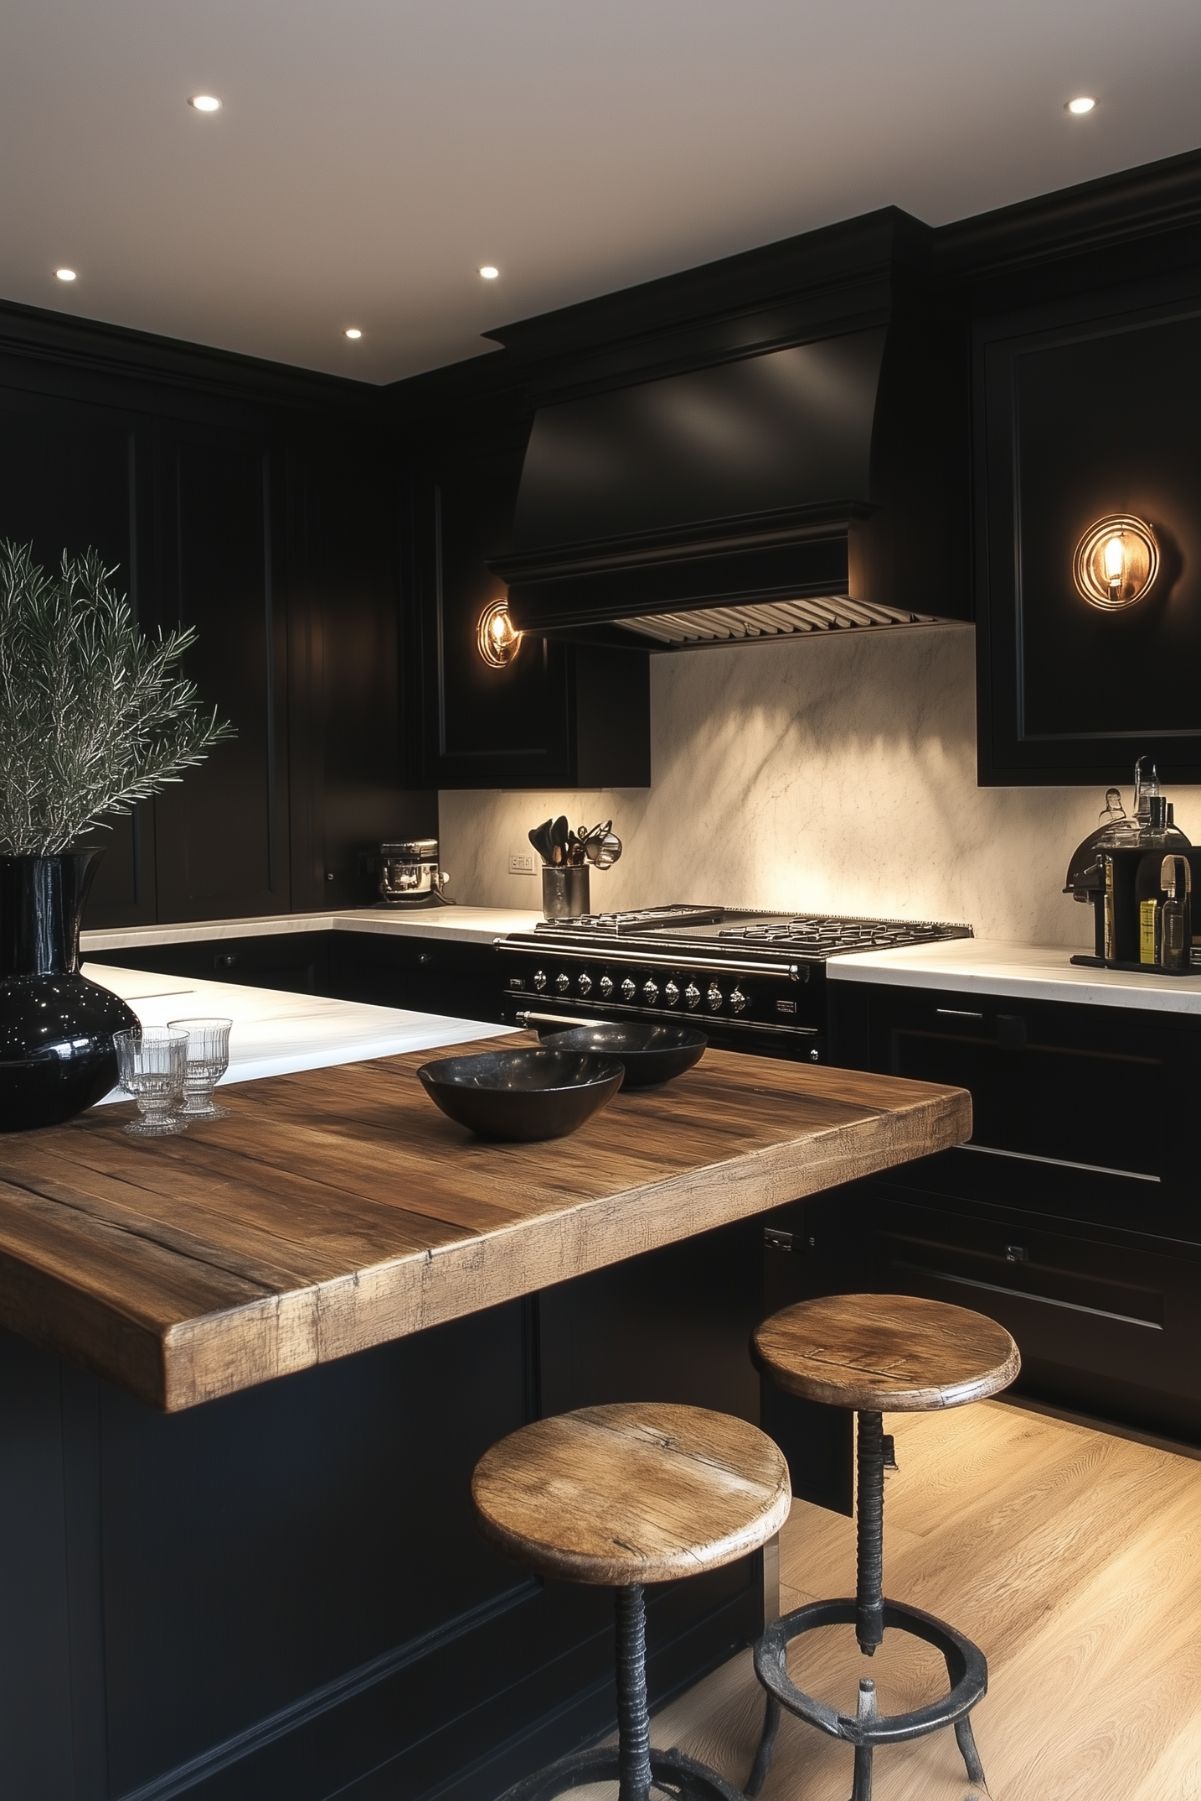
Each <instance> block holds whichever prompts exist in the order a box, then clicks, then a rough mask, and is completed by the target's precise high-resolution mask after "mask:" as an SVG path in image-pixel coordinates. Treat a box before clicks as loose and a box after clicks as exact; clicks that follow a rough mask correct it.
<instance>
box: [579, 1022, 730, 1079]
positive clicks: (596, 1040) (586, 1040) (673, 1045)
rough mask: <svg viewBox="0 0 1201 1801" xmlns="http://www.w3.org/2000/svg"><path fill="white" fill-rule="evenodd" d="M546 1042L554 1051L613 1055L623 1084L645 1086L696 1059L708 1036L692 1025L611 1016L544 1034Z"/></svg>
mask: <svg viewBox="0 0 1201 1801" xmlns="http://www.w3.org/2000/svg"><path fill="white" fill-rule="evenodd" d="M546 1043H547V1046H548V1047H549V1048H550V1049H553V1050H556V1051H588V1052H591V1053H593V1054H594V1055H597V1056H602V1057H616V1058H617V1061H618V1062H619V1063H620V1064H621V1065H622V1067H623V1068H624V1070H625V1072H626V1082H625V1085H626V1087H627V1088H649V1087H650V1086H651V1085H652V1083H655V1082H670V1081H672V1080H673V1079H674V1078H675V1077H676V1076H682V1075H683V1073H684V1071H685V1070H686V1069H691V1068H692V1066H693V1064H694V1063H699V1062H700V1060H701V1058H702V1057H703V1056H704V1054H705V1046H706V1044H707V1043H708V1039H707V1038H706V1037H705V1034H704V1033H703V1032H698V1031H696V1030H695V1029H694V1028H693V1027H692V1026H676V1025H662V1026H659V1025H653V1026H652V1025H642V1024H641V1023H640V1022H639V1021H638V1020H621V1019H614V1020H606V1021H605V1022H604V1023H603V1024H601V1025H595V1026H572V1027H571V1029H570V1030H569V1031H566V1032H556V1033H554V1035H553V1036H548V1038H547V1040H546Z"/></svg>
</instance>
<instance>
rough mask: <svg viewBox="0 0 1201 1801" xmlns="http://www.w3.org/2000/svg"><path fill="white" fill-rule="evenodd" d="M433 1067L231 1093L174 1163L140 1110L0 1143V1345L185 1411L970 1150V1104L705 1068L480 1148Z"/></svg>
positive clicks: (423, 1056) (320, 1075)
mask: <svg viewBox="0 0 1201 1801" xmlns="http://www.w3.org/2000/svg"><path fill="white" fill-rule="evenodd" d="M508 1042H509V1043H511V1044H514V1045H516V1044H520V1043H522V1042H527V1040H525V1039H524V1038H513V1039H511V1040H509V1041H508ZM528 1042H531V1043H532V1042H534V1040H533V1039H532V1038H531V1039H530V1040H528ZM472 1048H480V1049H489V1050H495V1048H496V1042H495V1040H491V1041H488V1042H487V1043H486V1044H484V1045H481V1046H478V1047H472V1046H467V1045H464V1046H456V1055H458V1054H462V1053H463V1052H466V1051H467V1050H470V1049H472ZM435 1054H436V1053H435ZM429 1058H430V1053H429V1052H414V1053H410V1054H409V1055H407V1056H403V1057H387V1058H382V1059H380V1060H379V1061H377V1062H372V1063H353V1064H345V1065H342V1066H341V1067H339V1068H335V1069H322V1070H306V1071H305V1072H304V1073H303V1074H299V1075H287V1076H276V1077H273V1078H271V1079H270V1080H267V1081H262V1082H247V1083H242V1084H239V1085H237V1086H233V1087H229V1088H225V1089H222V1091H221V1099H222V1102H223V1104H224V1105H225V1106H226V1107H228V1109H229V1117H228V1118H227V1119H223V1120H215V1121H210V1122H206V1123H205V1124H203V1125H196V1126H194V1127H192V1129H191V1130H190V1131H189V1132H188V1133H187V1134H186V1136H183V1137H178V1138H158V1139H134V1138H130V1137H129V1136H128V1135H127V1134H126V1133H124V1132H123V1131H122V1130H121V1127H122V1125H123V1124H124V1122H125V1120H126V1119H127V1118H128V1117H129V1111H130V1109H129V1107H127V1106H116V1107H101V1108H96V1109H93V1110H92V1111H91V1112H90V1113H86V1114H84V1115H83V1116H82V1117H81V1118H80V1119H78V1120H73V1121H72V1122H71V1123H70V1124H69V1125H66V1126H54V1127H50V1128H48V1129H45V1130H42V1131H37V1132H29V1133H13V1134H8V1135H7V1136H4V1137H2V1138H0V1326H9V1327H11V1328H12V1329H13V1330H14V1331H17V1332H21V1333H23V1334H25V1336H27V1337H29V1338H33V1339H36V1340H38V1341H40V1342H42V1343H44V1344H49V1345H51V1346H54V1347H56V1348H57V1349H59V1350H61V1351H63V1352H65V1353H66V1354H68V1355H70V1356H73V1357H75V1358H77V1359H81V1360H83V1361H84V1362H86V1363H88V1364H90V1365H91V1367H92V1368H94V1369H96V1370H99V1371H100V1372H101V1374H103V1375H105V1376H107V1377H110V1378H111V1379H112V1380H113V1381H116V1382H120V1383H122V1384H124V1386H125V1387H127V1388H130V1389H132V1390H133V1391H134V1392H135V1393H136V1394H139V1395H141V1396H143V1397H144V1398H145V1399H147V1400H149V1401H152V1402H154V1403H155V1404H156V1405H158V1406H160V1407H164V1408H166V1409H167V1410H168V1411H174V1410H176V1409H179V1408H184V1407H191V1406H194V1405H196V1404H197V1403H198V1402H201V1401H207V1400H211V1399H213V1398H214V1397H216V1396H218V1395H224V1394H231V1393H233V1392H234V1391H236V1390H238V1389H243V1388H253V1387H255V1386H256V1385H257V1384H259V1383H261V1382H266V1381H269V1380H271V1379H272V1378H273V1377H275V1376H283V1375H287V1374H290V1373H291V1372H293V1371H296V1370H302V1369H307V1368H309V1367H311V1366H312V1365H314V1364H317V1363H324V1362H329V1361H332V1359H334V1358H336V1357H345V1356H348V1355H349V1354H350V1353H351V1352H354V1351H361V1350H364V1349H366V1348H367V1347H368V1346H371V1345H378V1344H382V1343H385V1342H387V1341H389V1340H392V1339H396V1338H402V1337H404V1336H405V1335H406V1334H408V1333H410V1332H419V1331H421V1330H422V1329H423V1328H424V1327H426V1326H433V1325H437V1324H439V1323H441V1322H442V1321H443V1320H449V1319H455V1318H458V1317H460V1316H462V1315H464V1314H468V1313H473V1312H476V1311H478V1310H480V1309H482V1308H485V1307H490V1306H493V1305H495V1304H496V1303H497V1302H500V1301H506V1300H511V1299H513V1298H514V1297H515V1296H518V1295H522V1294H529V1293H532V1292H534V1291H535V1290H537V1289H540V1288H545V1287H547V1286H549V1285H550V1284H551V1283H555V1282H561V1281H563V1280H565V1279H566V1278H568V1277H570V1276H577V1275H581V1274H583V1273H584V1272H586V1271H588V1270H593V1269H599V1268H601V1267H602V1266H604V1265H606V1264H610V1263H616V1262H618V1261H620V1260H621V1259H622V1258H625V1257H633V1256H636V1255H638V1254H639V1253H640V1252H643V1251H648V1250H653V1249H655V1248H656V1247H658V1246H660V1245H665V1244H670V1243H673V1242H675V1241H676V1240H679V1239H683V1238H688V1237H692V1236H694V1235H695V1234H697V1233H699V1232H706V1231H709V1230H710V1229H711V1228H713V1227H715V1226H720V1225H724V1224H726V1223H728V1222H729V1221H731V1220H735V1219H741V1218H745V1217H746V1216H748V1215H750V1214H754V1213H758V1212H762V1211H764V1210H765V1209H767V1208H770V1207H775V1206H779V1205H780V1204H782V1203H784V1202H787V1201H790V1200H793V1199H796V1198H798V1197H800V1196H802V1195H806V1194H813V1193H815V1192H817V1191H818V1190H819V1189H824V1188H830V1187H832V1186H834V1185H835V1184H836V1183H839V1182H846V1181H850V1180H852V1179H853V1178H855V1177H858V1176H865V1175H870V1174H871V1173H872V1172H873V1171H875V1170H880V1169H887V1168H890V1167H892V1166H893V1165H894V1164H898V1163H904V1162H907V1161H908V1160H910V1159H911V1158H914V1157H921V1156H925V1155H926V1154H928V1153H929V1152H932V1151H937V1150H942V1149H944V1148H945V1147H946V1146H948V1145H952V1144H956V1143H959V1142H961V1141H962V1140H963V1139H965V1138H966V1137H967V1136H968V1134H969V1133H970V1131H971V1101H970V1098H969V1096H968V1095H967V1094H966V1093H964V1092H963V1091H962V1090H961V1089H957V1088H945V1087H939V1086H934V1085H930V1084H927V1083H922V1082H910V1081H903V1080H899V1079H894V1078H892V1077H885V1076H872V1075H863V1074H858V1073H856V1072H853V1071H847V1070H838V1069H821V1068H814V1067H812V1066H809V1065H801V1064H797V1063H786V1062H783V1061H776V1060H775V1059H769V1058H760V1057H749V1056H740V1055H737V1054H734V1053H730V1052H722V1051H715V1050H710V1051H708V1052H707V1053H706V1055H705V1058H704V1061H703V1062H702V1063H701V1064H699V1065H698V1067H697V1068H696V1069H695V1070H691V1071H689V1073H688V1074H687V1075H685V1076H682V1077H681V1078H680V1079H679V1080H678V1081H677V1082H674V1083H671V1084H669V1085H668V1086H667V1087H665V1088H656V1089H642V1090H635V1091H633V1092H631V1093H629V1094H619V1095H618V1096H617V1098H616V1100H614V1101H613V1103H612V1104H611V1105H610V1106H608V1107H606V1108H605V1109H603V1111H602V1112H600V1113H598V1114H597V1115H596V1116H595V1117H594V1118H593V1119H591V1120H590V1121H589V1122H588V1123H587V1124H586V1125H585V1126H584V1127H583V1128H582V1129H581V1130H580V1131H579V1132H578V1133H576V1134H575V1135H574V1136H573V1137H571V1138H567V1139H560V1140H558V1141H555V1142H553V1143H550V1144H504V1145H497V1144H484V1143H481V1142H480V1141H479V1140H477V1139H473V1138H472V1137H470V1136H469V1135H468V1134H467V1133H466V1132H465V1131H464V1130H463V1129H462V1128H461V1127H460V1126H456V1125H454V1124H452V1122H451V1121H450V1120H448V1119H446V1118H445V1117H444V1116H443V1115H442V1114H441V1113H439V1112H438V1110H437V1108H436V1107H434V1106H433V1104H432V1103H431V1102H430V1101H429V1100H428V1098H427V1097H426V1095H425V1093H424V1091H423V1090H422V1087H421V1084H420V1083H419V1082H418V1081H417V1079H416V1071H417V1069H418V1067H419V1066H420V1065H421V1064H422V1063H424V1062H427V1061H429Z"/></svg>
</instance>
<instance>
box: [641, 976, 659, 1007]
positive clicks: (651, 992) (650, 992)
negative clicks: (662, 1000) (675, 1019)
mask: <svg viewBox="0 0 1201 1801" xmlns="http://www.w3.org/2000/svg"><path fill="white" fill-rule="evenodd" d="M642 998H643V1000H644V1001H645V1002H646V1004H647V1006H648V1007H653V1006H654V1004H655V1002H656V1001H657V1000H658V998H659V984H658V982H644V983H643V984H642Z"/></svg>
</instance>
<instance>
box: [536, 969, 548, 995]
mask: <svg viewBox="0 0 1201 1801" xmlns="http://www.w3.org/2000/svg"><path fill="white" fill-rule="evenodd" d="M534 987H535V988H536V989H537V990H538V993H539V994H541V993H542V990H543V989H544V988H545V987H546V971H545V970H544V969H536V970H535V971H534Z"/></svg>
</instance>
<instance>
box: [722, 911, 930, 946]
mask: <svg viewBox="0 0 1201 1801" xmlns="http://www.w3.org/2000/svg"><path fill="white" fill-rule="evenodd" d="M963 935H966V928H964V927H955V926H946V925H936V924H934V923H932V922H930V921H928V920H900V919H841V918H828V917H819V916H816V915H815V916H813V917H805V918H797V919H782V920H779V921H776V920H772V921H769V922H765V923H760V924H757V925H749V926H726V927H724V928H723V930H722V931H720V932H719V933H718V937H719V938H725V939H733V940H736V941H737V942H738V943H741V944H785V945H794V946H795V947H796V948H797V949H798V950H811V951H825V952H826V953H828V954H829V953H837V952H839V951H856V950H888V949H890V948H899V947H901V946H903V945H911V944H929V943H934V942H938V941H940V940H942V939H945V938H951V937H959V936H963Z"/></svg>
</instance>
